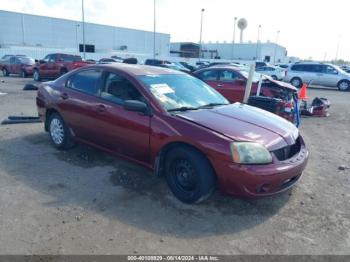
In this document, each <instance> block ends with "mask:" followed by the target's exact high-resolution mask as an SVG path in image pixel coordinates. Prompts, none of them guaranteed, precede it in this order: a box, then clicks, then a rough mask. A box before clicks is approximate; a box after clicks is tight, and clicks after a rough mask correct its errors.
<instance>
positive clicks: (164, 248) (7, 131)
mask: <svg viewBox="0 0 350 262" xmlns="http://www.w3.org/2000/svg"><path fill="white" fill-rule="evenodd" d="M2 80H5V82H4V83H3V82H1V83H0V92H2V93H7V94H1V93H0V121H1V120H3V119H5V118H6V117H7V116H8V115H21V114H24V115H35V114H36V108H35V92H33V91H22V90H21V89H22V87H23V85H24V83H25V81H24V80H23V79H20V78H0V81H2ZM316 95H317V96H324V97H328V98H329V99H330V100H331V102H332V109H331V116H330V117H328V118H307V119H306V118H303V119H302V127H301V132H302V133H303V135H304V138H305V140H306V143H307V145H308V147H309V149H310V151H311V156H310V161H309V164H308V166H307V169H306V171H305V173H304V176H303V178H302V179H301V181H300V183H299V184H298V186H297V187H295V188H294V189H293V190H292V191H290V192H287V193H285V194H282V195H280V196H277V197H274V198H267V199H263V200H257V201H246V200H239V199H234V198H231V197H227V196H224V195H222V194H221V193H219V192H216V193H215V194H214V196H213V197H212V198H211V199H210V200H209V201H207V202H205V203H203V204H201V205H196V206H188V205H184V204H181V203H179V202H178V201H177V200H176V199H175V198H174V197H173V196H172V194H171V193H170V191H169V190H168V188H167V186H166V184H165V182H164V180H163V179H158V178H154V177H152V174H151V173H150V172H149V171H147V170H145V169H143V168H141V167H139V166H135V165H133V164H130V163H128V162H125V161H122V160H120V159H116V158H114V157H111V156H109V155H106V154H104V153H102V152H100V151H98V150H95V149H93V148H90V147H88V146H84V145H78V146H77V147H75V148H74V149H73V150H71V151H67V152H59V151H57V150H55V149H54V148H53V147H52V146H51V145H50V142H49V138H48V135H47V134H46V133H45V132H44V131H43V125H42V124H26V125H7V126H0V254H32V253H35V254H169V253H171V254H184V253H187V254H189V253H190V254H198V253H201V254H203V253H205V254H350V169H348V168H350V102H349V101H350V92H348V93H341V92H338V91H336V90H318V89H317V90H316V89H313V90H309V96H310V97H311V98H312V97H314V96H316ZM341 166H342V167H341ZM340 169H345V170H340Z"/></svg>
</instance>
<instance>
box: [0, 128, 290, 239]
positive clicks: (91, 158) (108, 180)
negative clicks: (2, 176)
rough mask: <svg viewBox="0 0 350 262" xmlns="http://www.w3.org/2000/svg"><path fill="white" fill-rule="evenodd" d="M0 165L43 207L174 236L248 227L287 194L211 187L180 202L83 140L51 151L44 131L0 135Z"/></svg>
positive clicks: (157, 181) (144, 173) (159, 182)
mask: <svg viewBox="0 0 350 262" xmlns="http://www.w3.org/2000/svg"><path fill="white" fill-rule="evenodd" d="M0 167H1V169H2V170H4V171H5V173H6V174H7V175H9V176H11V177H13V178H14V179H15V180H16V181H19V182H20V183H23V184H25V185H26V186H28V187H30V188H32V189H33V190H36V191H38V192H40V193H43V194H47V195H49V196H50V199H51V198H53V199H54V200H53V201H50V202H47V203H45V205H46V206H48V207H53V208H59V207H63V206H79V207H81V208H82V209H83V210H87V211H92V212H94V213H97V214H99V215H103V216H105V217H107V218H109V219H111V220H118V221H120V222H122V223H124V224H126V225H131V226H133V227H137V228H140V229H142V230H144V231H148V232H152V233H156V234H160V235H172V236H176V237H179V238H199V237H205V236H211V235H217V234H227V233H236V232H240V231H244V230H246V229H249V228H253V227H255V226H258V225H259V224H261V223H264V221H266V220H268V219H270V218H271V217H273V216H274V215H276V214H277V213H278V211H279V210H280V208H282V207H283V206H284V205H285V204H286V203H287V202H288V200H289V198H290V195H291V193H288V192H286V193H284V194H281V195H279V196H276V197H271V198H265V199H261V200H250V201H248V200H241V199H237V198H232V197H229V196H225V195H223V194H221V193H220V192H218V191H216V192H215V193H214V195H213V196H212V197H211V198H210V199H208V200H207V201H206V202H204V203H201V204H199V205H186V204H183V203H181V202H179V201H178V200H177V199H175V198H174V196H173V195H172V193H171V192H170V190H169V189H168V187H167V185H166V183H165V181H164V179H163V178H156V177H154V176H153V175H152V172H151V171H149V170H147V169H145V168H143V167H140V166H138V165H134V164H131V163H129V162H126V161H123V160H121V159H119V158H115V157H113V156H110V155H108V154H105V153H103V152H101V151H99V150H97V149H94V148H92V147H89V146H86V145H77V146H76V147H75V148H73V149H71V150H69V151H57V150H56V149H54V148H53V147H52V146H51V145H50V141H49V138H48V136H47V134H45V133H44V132H42V133H35V134H32V135H26V136H23V137H16V138H12V139H8V140H2V141H1V143H0ZM24 201H25V200H24Z"/></svg>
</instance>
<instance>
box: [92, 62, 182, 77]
mask: <svg viewBox="0 0 350 262" xmlns="http://www.w3.org/2000/svg"><path fill="white" fill-rule="evenodd" d="M94 67H99V68H105V69H117V70H121V71H124V72H125V73H127V74H129V75H134V76H140V75H169V74H185V73H182V72H181V71H176V70H172V69H167V68H165V67H157V66H148V65H132V64H124V63H119V64H103V65H94Z"/></svg>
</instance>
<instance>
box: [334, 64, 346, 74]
mask: <svg viewBox="0 0 350 262" xmlns="http://www.w3.org/2000/svg"><path fill="white" fill-rule="evenodd" d="M332 66H333V67H334V68H335V69H337V70H338V72H340V73H342V74H348V73H346V72H345V71H344V69H342V68H341V67H339V66H337V65H332Z"/></svg>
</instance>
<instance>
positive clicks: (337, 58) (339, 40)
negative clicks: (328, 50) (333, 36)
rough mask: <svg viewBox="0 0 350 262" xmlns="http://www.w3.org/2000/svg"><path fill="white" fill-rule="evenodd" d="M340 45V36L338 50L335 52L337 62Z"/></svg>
mask: <svg viewBox="0 0 350 262" xmlns="http://www.w3.org/2000/svg"><path fill="white" fill-rule="evenodd" d="M339 45H340V36H339V37H338V43H337V51H336V53H335V62H337V60H338V53H339Z"/></svg>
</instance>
